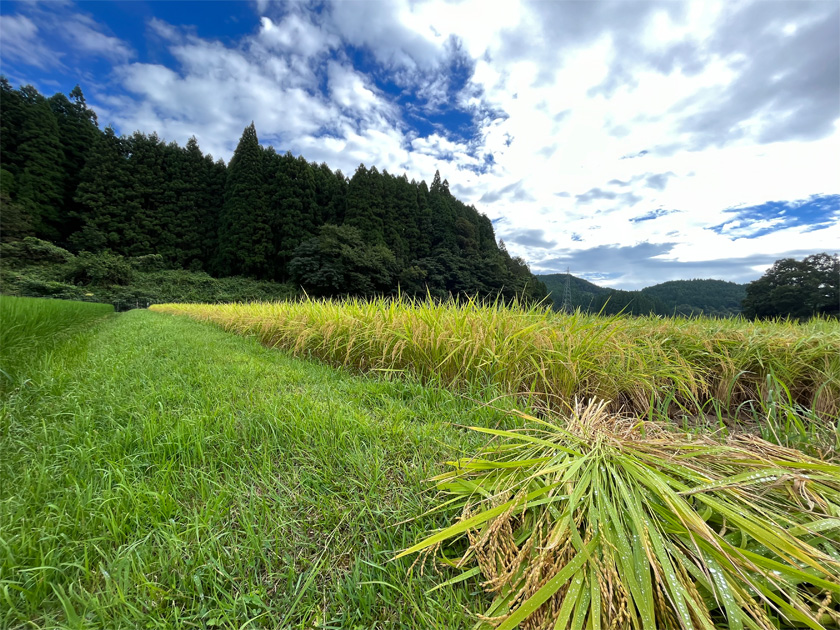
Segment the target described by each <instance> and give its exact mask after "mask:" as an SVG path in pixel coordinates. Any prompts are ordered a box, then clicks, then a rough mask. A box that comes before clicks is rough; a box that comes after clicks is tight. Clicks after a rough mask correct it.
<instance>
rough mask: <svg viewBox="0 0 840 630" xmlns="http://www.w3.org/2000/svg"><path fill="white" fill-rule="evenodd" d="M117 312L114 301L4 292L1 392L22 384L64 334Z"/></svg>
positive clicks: (0, 308)
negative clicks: (20, 295) (29, 371)
mask: <svg viewBox="0 0 840 630" xmlns="http://www.w3.org/2000/svg"><path fill="white" fill-rule="evenodd" d="M113 312H114V307H113V306H111V305H110V304H86V303H84V302H70V301H66V300H46V299H38V298H22V297H10V296H5V295H2V296H0V392H3V391H4V390H7V389H9V388H11V387H14V386H17V385H19V384H20V380H21V378H22V376H23V375H24V374H26V372H27V370H29V369H31V368H32V367H33V366H34V365H35V364H36V363H37V362H38V361H39V360H41V359H42V358H43V356H44V354H45V353H47V352H48V351H49V350H50V349H51V348H52V347H54V345H55V344H56V343H59V342H60V341H61V339H62V338H63V337H64V336H66V335H68V334H72V332H73V331H75V330H79V329H81V328H84V327H85V326H86V325H87V324H89V323H90V322H92V321H93V320H95V319H98V318H100V317H104V316H105V315H108V314H110V313H113Z"/></svg>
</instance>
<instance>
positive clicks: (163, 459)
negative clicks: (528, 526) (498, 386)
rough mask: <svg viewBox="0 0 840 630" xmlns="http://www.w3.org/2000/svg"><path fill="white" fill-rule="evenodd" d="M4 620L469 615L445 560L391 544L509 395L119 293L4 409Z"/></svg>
mask: <svg viewBox="0 0 840 630" xmlns="http://www.w3.org/2000/svg"><path fill="white" fill-rule="evenodd" d="M0 412H1V413H0V627H11V628H16V627H33V628H34V627H47V628H53V627H62V628H64V627H67V628H87V627H90V628H105V627H107V628H138V627H143V628H164V627H166V628H173V627H179V628H212V627H225V628H246V627H270V628H316V627H318V628H320V627H325V628H365V629H368V628H432V627H437V628H460V627H467V626H469V625H471V624H472V621H473V619H471V617H470V616H469V614H468V613H467V609H470V610H483V609H484V608H485V606H486V603H487V600H483V598H484V596H483V595H482V594H481V588H480V586H479V585H478V584H477V583H476V582H475V581H474V580H470V581H466V582H463V583H461V584H458V585H457V586H453V587H444V588H441V589H439V590H437V591H435V592H434V593H431V594H428V595H427V594H426V591H427V590H428V589H430V588H432V587H433V586H435V585H436V584H438V583H440V582H442V581H444V580H445V579H447V578H450V577H452V576H454V575H456V574H457V572H453V573H451V574H449V575H443V576H435V575H432V576H430V575H428V573H427V574H426V575H425V576H421V575H420V574H419V571H418V570H416V569H415V571H414V572H411V573H409V572H408V568H409V566H410V564H411V559H407V560H400V561H396V562H394V561H392V559H393V556H394V555H395V553H396V552H397V551H399V550H400V549H403V548H405V547H408V546H410V545H411V544H412V543H413V542H415V541H416V540H417V539H418V538H420V537H421V536H422V535H423V533H426V532H429V531H431V530H432V529H433V528H435V527H438V526H441V525H443V524H445V519H444V517H437V516H434V515H433V516H425V517H423V518H421V519H419V520H411V521H410V522H407V523H404V524H398V523H400V522H402V521H406V520H407V519H413V518H414V517H417V516H418V515H421V514H422V513H423V512H424V511H425V510H427V509H429V508H430V507H431V506H432V505H433V497H432V495H431V494H429V493H427V492H425V489H426V487H427V484H426V483H425V482H424V480H425V479H427V478H428V477H429V476H431V475H433V474H435V473H437V472H440V470H441V469H440V468H439V466H438V463H439V462H441V461H443V460H445V459H451V458H453V457H457V456H458V455H459V454H460V453H459V450H460V449H464V450H465V451H467V452H469V451H474V450H475V448H476V446H477V443H478V442H483V440H482V438H480V437H477V436H476V435H475V434H474V433H473V432H470V431H466V430H463V429H460V428H458V427H456V426H453V425H451V424H449V423H463V424H483V425H495V424H497V423H499V422H500V421H503V420H504V418H503V416H502V414H501V413H499V412H498V411H495V410H493V409H490V408H486V407H480V406H478V405H475V404H472V403H469V402H467V401H464V400H462V399H459V398H457V397H455V396H453V395H451V394H449V393H447V392H445V391H442V390H439V389H431V388H429V389H426V388H423V387H421V386H419V385H416V384H412V383H407V382H405V381H396V382H386V381H383V380H377V379H375V378H370V377H357V376H352V375H349V374H347V373H345V372H342V371H337V370H334V369H332V368H329V367H326V366H324V365H321V364H318V363H315V362H309V361H302V360H299V359H294V358H291V357H289V356H287V355H285V354H284V353H282V352H278V351H277V350H269V349H266V348H264V347H262V346H261V345H260V344H259V343H258V341H257V340H256V339H253V338H241V337H238V336H235V335H230V334H226V333H224V332H222V331H220V330H219V329H217V328H215V327H213V326H210V325H207V324H201V323H197V322H194V321H190V320H188V319H186V318H176V317H171V316H168V315H163V314H159V313H152V312H147V311H132V312H129V313H126V314H123V315H120V316H118V317H116V318H110V319H107V320H105V321H102V322H99V323H98V324H96V325H95V326H94V327H93V328H92V329H91V330H89V331H88V332H85V333H81V334H78V335H77V336H75V337H74V338H72V339H70V340H68V341H67V342H65V345H64V346H62V347H60V348H59V349H58V350H56V351H54V352H53V354H52V355H51V356H50V357H49V358H48V360H46V361H45V362H44V363H43V365H42V366H41V367H40V368H39V371H38V372H37V373H33V374H31V375H30V377H29V380H28V381H27V382H25V383H24V385H23V387H22V388H20V389H18V390H16V391H14V392H11V393H10V394H9V395H7V396H6V397H5V398H4V399H3V401H2V408H0Z"/></svg>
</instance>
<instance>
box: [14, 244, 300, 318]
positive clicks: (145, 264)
mask: <svg viewBox="0 0 840 630" xmlns="http://www.w3.org/2000/svg"><path fill="white" fill-rule="evenodd" d="M24 245H26V246H27V247H28V248H29V249H31V250H34V252H35V253H32V251H30V252H26V251H25V249H26V248H25V247H24ZM2 248H3V249H2V254H1V255H2V259H3V267H2V271H0V278H2V283H0V291H2V293H3V294H7V295H18V296H23V297H52V298H60V299H65V300H82V301H86V302H105V303H109V304H113V305H114V306H115V307H116V308H117V309H118V310H126V309H128V308H135V307H145V306H147V305H148V304H155V303H162V302H210V303H214V302H243V301H271V300H285V299H289V298H291V297H293V296H295V295H296V294H297V293H296V291H295V289H294V288H293V287H291V286H289V285H283V284H278V283H275V282H265V281H257V280H253V279H250V278H242V277H237V276H232V277H227V278H213V277H211V276H209V275H208V274H206V273H203V272H192V271H186V270H182V269H166V263H165V261H164V260H163V257H162V256H159V255H156V254H152V255H148V256H138V257H134V258H125V257H121V256H117V255H115V254H105V255H103V254H97V255H91V254H84V255H82V256H79V257H75V256H73V254H71V253H70V252H68V251H66V250H63V249H61V248H58V247H55V246H54V245H51V244H49V243H45V242H44V241H39V240H38V239H31V242H30V243H8V244H3V245H2ZM13 249H16V250H18V258H17V259H16V262H14V264H12V261H13V256H14V254H15V252H14V251H13ZM21 249H23V250H24V252H23V253H21V252H20V251H19V250H21ZM7 254H9V255H8V256H7ZM38 259H40V260H42V262H40V263H39V262H33V261H36V260H38ZM80 259H81V260H80ZM27 261H29V262H27ZM103 263H105V264H103ZM110 263H115V265H116V267H117V268H118V269H119V270H121V274H117V277H116V279H117V280H120V281H121V278H120V277H119V276H120V275H122V276H123V278H122V279H124V278H125V275H124V274H125V271H126V269H125V268H126V266H127V267H128V274H129V277H130V280H129V281H128V282H127V283H126V284H112V283H109V281H108V279H107V274H104V275H105V277H104V278H103V279H102V280H101V281H100V282H98V283H92V282H91V279H90V274H100V272H101V271H103V270H107V269H108V267H109V266H110ZM80 267H84V268H85V269H84V270H83V271H78V270H79V268H80ZM103 268H104V269H103ZM111 269H112V271H113V267H112V268H111ZM76 273H78V274H79V275H78V276H76V275H75V274H76ZM112 279H113V277H112ZM74 282H78V284H75V283H74Z"/></svg>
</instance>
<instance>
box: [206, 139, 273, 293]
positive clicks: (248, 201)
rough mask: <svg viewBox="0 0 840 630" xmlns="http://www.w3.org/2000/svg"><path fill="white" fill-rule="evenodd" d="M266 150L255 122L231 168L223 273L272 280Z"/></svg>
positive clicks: (223, 220)
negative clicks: (263, 159) (258, 137)
mask: <svg viewBox="0 0 840 630" xmlns="http://www.w3.org/2000/svg"><path fill="white" fill-rule="evenodd" d="M262 157H263V150H262V148H261V147H260V144H259V140H258V139H257V130H256V129H255V128H254V123H253V122H252V123H251V124H250V125H249V126H248V127H246V128H245V131H243V133H242V137H241V138H240V139H239V144H238V145H237V147H236V151H234V153H233V157H232V158H231V160H230V164H229V165H228V169H227V178H226V180H225V194H224V205H223V206H222V213H221V218H220V224H219V264H218V267H219V270H220V271H221V272H222V274H224V275H235V274H244V275H251V276H255V277H258V278H270V277H272V276H273V275H274V274H273V269H272V268H271V261H272V259H273V257H274V251H273V245H272V234H271V225H270V223H269V216H268V207H267V204H266V199H265V178H264V176H263V168H262Z"/></svg>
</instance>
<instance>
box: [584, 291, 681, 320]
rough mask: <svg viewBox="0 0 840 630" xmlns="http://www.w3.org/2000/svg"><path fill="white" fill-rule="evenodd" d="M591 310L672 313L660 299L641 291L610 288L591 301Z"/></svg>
mask: <svg viewBox="0 0 840 630" xmlns="http://www.w3.org/2000/svg"><path fill="white" fill-rule="evenodd" d="M590 309H591V311H593V312H596V313H602V314H603V315H618V314H619V313H623V314H625V315H672V314H673V312H672V311H671V310H670V309H669V308H668V307H667V306H666V305H665V304H663V303H662V302H661V301H659V300H658V299H656V298H654V297H650V296H647V295H645V294H644V293H642V292H641V291H620V290H611V291H609V292H608V293H601V294H600V295H598V296H597V297H596V298H595V299H594V300H593V302H592V306H591V307H590Z"/></svg>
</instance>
